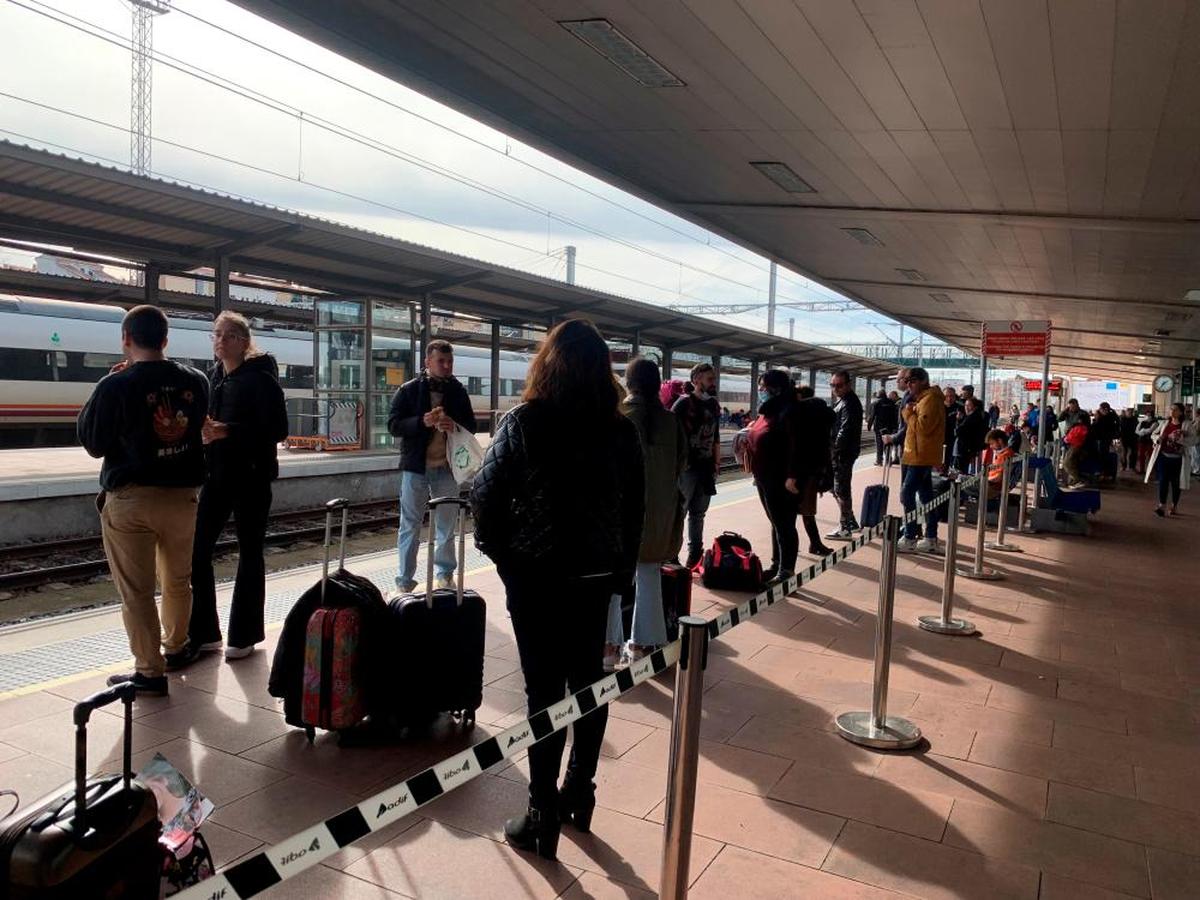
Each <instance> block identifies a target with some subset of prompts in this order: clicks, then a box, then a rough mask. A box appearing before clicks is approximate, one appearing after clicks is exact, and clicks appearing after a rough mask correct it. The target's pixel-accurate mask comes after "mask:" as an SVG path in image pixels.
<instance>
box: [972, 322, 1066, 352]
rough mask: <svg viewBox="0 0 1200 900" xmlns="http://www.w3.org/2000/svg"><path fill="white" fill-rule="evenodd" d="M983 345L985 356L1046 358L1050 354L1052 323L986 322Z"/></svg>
mask: <svg viewBox="0 0 1200 900" xmlns="http://www.w3.org/2000/svg"><path fill="white" fill-rule="evenodd" d="M981 344H982V349H981V352H982V353H983V355H984V356H1045V355H1046V354H1047V353H1049V352H1050V323H1049V322H1046V321H1044V320H1036V321H1028V320H1026V321H1019V320H1014V321H1011V322H1003V321H1001V322H984V323H983V339H982V341H981Z"/></svg>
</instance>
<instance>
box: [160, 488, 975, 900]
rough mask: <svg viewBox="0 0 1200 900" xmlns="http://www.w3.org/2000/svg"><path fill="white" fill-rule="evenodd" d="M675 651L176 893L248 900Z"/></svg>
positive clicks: (816, 568) (674, 646)
mask: <svg viewBox="0 0 1200 900" xmlns="http://www.w3.org/2000/svg"><path fill="white" fill-rule="evenodd" d="M969 481H970V479H967V481H965V482H964V483H969ZM949 496H950V492H949V491H947V492H945V493H943V494H942V495H941V496H940V497H937V498H935V499H934V500H933V501H931V502H929V503H926V504H924V505H923V506H919V507H917V509H916V510H914V511H913V512H912V513H910V514H909V515H908V516H906V517H905V518H906V521H911V520H912V519H914V518H916V517H917V516H918V515H923V514H924V513H926V512H928V511H929V510H931V509H933V508H934V507H935V506H939V505H941V504H942V503H945V502H946V500H947V499H948V498H949ZM882 532H883V525H882V524H879V525H874V526H872V527H870V528H865V529H863V531H862V533H861V534H859V535H858V536H857V537H855V538H854V539H853V540H851V541H849V542H847V543H845V544H843V545H842V546H841V547H839V548H838V549H837V550H836V551H834V552H833V553H831V554H830V555H829V556H826V557H823V558H822V559H821V560H820V562H816V563H813V564H812V565H811V566H809V567H808V568H807V569H804V570H803V571H800V572H797V573H796V574H795V575H793V576H792V577H791V578H789V579H787V580H786V581H783V582H781V583H779V584H776V585H772V586H771V587H769V588H767V589H766V590H765V591H762V592H761V593H759V594H757V595H755V596H754V597H751V598H750V599H749V600H747V601H746V602H745V603H743V604H741V605H740V606H735V607H731V608H730V609H727V610H725V612H723V613H721V614H720V615H719V616H717V617H716V618H715V619H712V620H710V621H709V623H708V634H709V637H710V638H716V637H719V636H720V635H722V634H725V633H726V632H727V631H729V630H730V629H731V628H735V627H736V626H738V625H740V624H741V623H742V622H745V621H747V620H748V619H751V618H753V617H754V616H756V615H758V614H759V613H760V612H761V611H762V610H764V609H766V608H768V607H771V606H774V605H775V604H776V603H779V602H781V601H782V600H784V598H786V597H787V596H788V595H789V594H791V593H792V592H793V591H795V590H796V589H798V588H800V587H803V586H804V585H806V584H808V583H809V582H811V581H813V580H814V579H816V578H818V577H819V576H820V575H821V573H823V572H827V571H829V570H830V569H833V568H836V567H837V566H838V565H840V564H841V563H842V562H844V561H845V560H846V559H847V558H849V557H850V556H851V555H853V554H854V553H857V552H858V551H859V550H861V549H862V548H863V547H865V546H866V545H867V544H869V543H870V542H871V541H872V540H874V539H875V538H876V537H878V536H879V535H880V534H882ZM679 649H680V642H679V641H678V640H676V641H674V642H673V643H670V644H668V645H667V646H665V647H663V648H662V649H660V650H657V651H655V652H654V653H652V654H651V655H650V656H647V657H645V658H643V659H640V660H638V661H637V662H634V663H631V664H630V665H629V667H628V668H626V669H622V670H621V671H619V672H615V673H614V674H612V675H608V676H606V677H604V678H602V679H600V680H599V681H597V682H596V683H595V684H592V685H589V686H588V687H586V688H584V689H583V690H580V691H577V692H576V693H574V694H572V695H570V696H569V697H566V698H565V699H563V700H560V701H559V702H558V703H555V704H554V705H553V706H550V707H548V708H546V709H544V710H542V711H541V712H539V713H536V714H534V715H533V716H531V717H530V718H528V719H525V720H524V721H522V722H519V723H517V724H516V725H513V726H511V727H510V728H507V729H505V730H504V731H502V732H500V733H499V734H498V735H495V736H494V737H490V738H487V739H485V740H483V741H480V742H479V743H478V744H475V745H474V746H472V747H469V748H468V749H466V750H464V751H462V752H461V753H456V754H455V755H453V756H451V757H448V758H447V759H444V760H442V761H441V762H439V763H436V764H435V765H433V766H431V767H430V768H428V769H425V770H424V771H423V772H420V773H418V774H417V775H414V776H413V777H412V778H408V779H406V780H404V781H402V782H400V783H399V784H396V785H394V786H392V787H390V788H388V789H387V790H384V791H380V792H379V793H378V794H375V795H374V796H373V797H369V798H367V799H366V800H364V801H363V802H362V803H359V804H358V805H357V806H352V807H350V808H349V809H347V810H343V811H342V812H340V813H338V814H337V815H335V816H333V817H331V818H329V819H326V820H325V821H323V822H318V823H317V824H316V825H313V826H312V827H310V828H306V829H304V830H303V831H300V832H298V833H296V834H294V835H292V836H291V837H289V838H287V839H286V840H283V841H280V842H279V843H278V844H275V845H274V846H273V847H268V848H266V849H264V850H260V851H258V852H256V853H255V854H254V855H253V856H250V857H248V858H246V859H244V860H242V861H241V862H239V863H236V864H235V865H233V866H230V867H229V868H228V869H226V870H225V871H223V872H220V873H218V874H216V875H214V876H213V877H212V878H208V879H206V880H204V881H202V882H200V883H199V884H196V885H193V886H192V887H190V888H188V889H187V890H185V891H182V892H181V893H179V894H176V895H175V896H176V897H178V898H179V900H250V898H251V897H255V896H257V895H258V894H261V893H262V892H263V891H265V890H267V888H270V887H273V886H274V885H276V884H279V883H280V882H281V881H286V880H287V879H289V878H294V877H295V876H296V875H298V874H299V873H300V872H303V871H304V870H305V869H308V868H311V867H312V866H315V865H316V864H317V863H319V862H321V861H322V860H324V859H327V858H329V857H330V856H333V855H334V854H335V853H338V852H339V851H341V850H342V849H344V848H345V847H347V846H349V845H350V844H352V843H354V842H355V841H357V840H359V839H360V838H363V837H365V836H366V835H368V834H371V833H372V832H375V831H378V830H379V829H381V828H383V827H385V826H387V825H390V824H392V823H393V822H395V821H397V820H398V819H402V818H403V817H404V816H407V815H408V814H409V813H412V812H415V811H416V810H418V809H420V808H421V807H422V806H425V805H426V804H428V803H431V802H433V801H434V800H436V799H437V798H438V797H440V796H441V795H442V794H445V793H447V792H448V791H452V790H454V789H455V788H458V787H461V786H462V785H464V784H466V783H467V782H468V781H471V780H472V779H474V778H477V777H478V776H479V775H481V774H483V773H484V772H485V771H487V770H488V769H490V768H492V767H494V766H496V765H497V764H499V763H500V762H502V761H504V760H506V759H511V758H512V757H514V756H516V755H517V754H518V753H520V752H521V751H522V750H526V749H528V747H529V745H530V744H533V743H536V742H537V741H540V740H542V738H545V737H547V736H549V735H551V734H553V733H554V732H555V731H558V730H560V729H562V728H566V727H567V726H568V725H570V724H571V723H572V722H574V721H575V720H576V719H579V718H580V717H582V716H585V715H587V714H588V713H589V712H591V711H592V710H593V709H596V708H597V707H600V706H604V705H606V704H608V703H612V702H613V701H614V700H616V699H617V698H618V697H620V696H621V695H623V694H627V693H629V691H631V690H633V689H634V688H635V687H637V686H638V685H639V684H641V683H642V682H643V681H646V680H648V679H650V678H653V677H654V676H655V675H658V674H659V673H661V672H664V671H666V670H667V669H669V668H670V667H671V666H673V665H675V663H676V662H678V660H679Z"/></svg>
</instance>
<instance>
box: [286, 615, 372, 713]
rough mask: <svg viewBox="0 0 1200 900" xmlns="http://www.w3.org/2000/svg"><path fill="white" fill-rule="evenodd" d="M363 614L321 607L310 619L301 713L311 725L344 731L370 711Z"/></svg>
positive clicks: (306, 641)
mask: <svg viewBox="0 0 1200 900" xmlns="http://www.w3.org/2000/svg"><path fill="white" fill-rule="evenodd" d="M361 644H362V614H361V613H360V612H359V611H358V610H357V609H331V608H329V607H322V608H321V609H318V610H316V611H315V612H314V613H313V614H312V617H311V618H310V619H309V620H308V631H307V632H306V634H305V642H304V694H303V700H302V707H301V709H302V713H301V716H302V718H303V720H304V724H305V726H306V727H308V728H323V729H325V730H327V731H342V730H344V729H346V728H352V727H354V726H355V725H357V724H358V723H359V722H360V721H362V719H363V717H364V716H365V715H366V713H367V708H366V702H365V697H364V693H363V690H362V684H361V683H360V682H361V679H362V668H361V666H360V663H359V660H360V655H361V653H360V648H361Z"/></svg>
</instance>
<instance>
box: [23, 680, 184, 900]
mask: <svg viewBox="0 0 1200 900" xmlns="http://www.w3.org/2000/svg"><path fill="white" fill-rule="evenodd" d="M135 693H136V691H135V689H134V687H133V685H132V684H126V685H120V686H117V687H113V688H109V689H108V690H106V691H101V692H100V693H98V694H94V695H93V696H91V697H89V698H88V699H86V700H83V701H81V702H80V703H77V704H75V782H74V783H73V784H71V785H67V786H65V787H64V788H63V789H62V790H61V791H58V792H57V793H54V794H51V795H49V796H47V797H44V798H42V799H41V800H39V801H37V802H36V803H34V804H32V805H30V806H27V807H26V808H25V809H22V810H18V811H17V812H15V813H13V814H12V815H11V816H9V817H8V818H7V819H5V820H4V821H3V822H0V896H3V897H5V898H10V900H26V898H34V897H37V898H39V900H60V898H62V900H66V898H71V900H84V898H90V897H97V898H104V900H156V898H157V897H158V895H159V879H160V876H161V874H162V860H163V854H162V851H161V850H160V849H159V845H158V837H159V833H160V831H161V828H162V826H161V824H160V823H159V821H158V802H157V801H156V800H155V798H154V793H153V792H152V791H151V790H150V789H149V788H148V787H146V786H145V785H143V784H141V783H140V782H137V781H133V780H132V778H133V772H132V769H131V762H130V756H131V750H132V747H131V744H132V739H133V698H134V695H135ZM116 700H121V701H123V702H124V704H125V740H124V754H123V755H124V759H123V762H122V773H121V774H120V775H99V776H96V777H93V778H89V777H88V776H87V723H88V719H89V717H90V716H91V714H92V712H93V711H95V710H97V709H99V708H100V707H102V706H107V705H108V704H109V703H113V702H114V701H116Z"/></svg>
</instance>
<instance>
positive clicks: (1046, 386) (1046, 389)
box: [1033, 351, 1058, 506]
mask: <svg viewBox="0 0 1200 900" xmlns="http://www.w3.org/2000/svg"><path fill="white" fill-rule="evenodd" d="M1049 403H1050V353H1049V351H1047V352H1046V356H1045V358H1043V359H1042V396H1041V407H1040V408H1039V410H1038V433H1037V455H1038V456H1045V455H1046V407H1047V406H1048V405H1049ZM1055 443H1056V444H1057V443H1058V442H1057V441H1055ZM1054 470H1055V473H1057V472H1058V464H1057V463H1055V466H1054ZM1041 489H1042V470H1041V469H1040V468H1039V469H1038V470H1037V472H1035V473H1034V476H1033V505H1034V506H1037V504H1038V497H1039V496H1040V495H1041Z"/></svg>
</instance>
